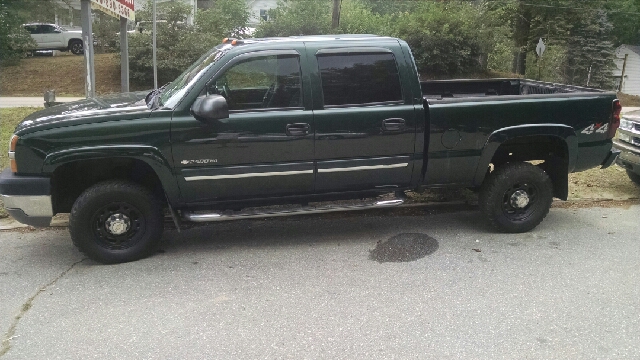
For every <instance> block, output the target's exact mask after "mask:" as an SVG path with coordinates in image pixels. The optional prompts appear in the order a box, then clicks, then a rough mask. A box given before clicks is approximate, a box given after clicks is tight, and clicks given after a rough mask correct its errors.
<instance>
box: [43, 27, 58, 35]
mask: <svg viewBox="0 0 640 360" xmlns="http://www.w3.org/2000/svg"><path fill="white" fill-rule="evenodd" d="M55 32H56V28H54V27H53V26H51V25H43V26H42V33H43V34H55Z"/></svg>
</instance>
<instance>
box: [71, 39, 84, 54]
mask: <svg viewBox="0 0 640 360" xmlns="http://www.w3.org/2000/svg"><path fill="white" fill-rule="evenodd" d="M69 51H71V53H72V54H74V55H82V54H84V46H83V45H82V41H80V40H72V41H71V42H69Z"/></svg>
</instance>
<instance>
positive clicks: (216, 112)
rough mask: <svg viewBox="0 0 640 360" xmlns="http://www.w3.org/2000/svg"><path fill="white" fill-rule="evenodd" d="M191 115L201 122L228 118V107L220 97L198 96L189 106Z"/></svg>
mask: <svg viewBox="0 0 640 360" xmlns="http://www.w3.org/2000/svg"><path fill="white" fill-rule="evenodd" d="M191 114H193V116H194V117H195V118H196V119H198V120H200V121H203V122H207V121H214V120H221V119H227V118H229V105H227V99H225V98H224V96H222V95H207V96H199V97H198V98H197V99H196V101H195V102H194V103H193V105H191Z"/></svg>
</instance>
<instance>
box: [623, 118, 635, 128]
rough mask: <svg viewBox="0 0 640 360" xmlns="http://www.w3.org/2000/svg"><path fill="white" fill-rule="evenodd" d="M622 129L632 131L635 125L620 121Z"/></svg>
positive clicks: (627, 121)
mask: <svg viewBox="0 0 640 360" xmlns="http://www.w3.org/2000/svg"><path fill="white" fill-rule="evenodd" d="M620 129H622V130H631V129H633V123H632V122H631V121H629V120H624V119H622V120H620Z"/></svg>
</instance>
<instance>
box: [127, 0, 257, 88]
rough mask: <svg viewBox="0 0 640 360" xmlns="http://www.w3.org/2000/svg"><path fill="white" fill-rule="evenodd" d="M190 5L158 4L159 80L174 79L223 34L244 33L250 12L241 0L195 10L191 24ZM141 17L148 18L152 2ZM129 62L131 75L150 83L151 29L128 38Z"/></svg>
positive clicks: (231, 0)
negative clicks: (187, 20)
mask: <svg viewBox="0 0 640 360" xmlns="http://www.w3.org/2000/svg"><path fill="white" fill-rule="evenodd" d="M190 12H191V7H190V6H188V5H186V4H185V3H183V2H179V1H170V2H166V3H161V4H158V5H157V13H158V15H157V18H158V19H162V20H165V21H162V22H157V23H156V29H157V31H158V34H157V36H156V46H157V62H158V84H159V85H160V84H164V83H167V82H169V81H172V80H173V79H175V78H176V77H177V76H178V75H180V74H181V73H182V72H183V71H184V70H185V69H186V68H188V67H189V66H190V65H191V64H192V63H193V62H194V61H196V60H197V59H198V58H199V57H200V56H201V55H202V54H204V53H205V52H207V51H208V50H210V49H211V48H212V47H214V46H216V45H217V44H219V43H220V42H221V40H222V39H223V38H224V37H229V36H238V35H240V34H242V33H243V31H244V28H245V26H246V23H247V20H248V19H249V12H248V10H247V8H246V5H245V2H244V1H243V0H218V1H216V2H215V5H214V6H213V7H212V8H210V9H207V10H200V11H198V13H197V14H196V21H195V24H194V25H187V24H186V19H187V16H188V15H189V14H190ZM138 16H139V19H140V20H142V21H150V20H151V16H152V15H151V3H148V4H147V5H146V6H145V8H144V9H143V10H142V11H139V12H138ZM129 48H130V49H129V53H130V59H129V66H130V71H131V77H132V78H133V80H134V81H136V82H137V83H139V84H147V85H148V86H151V85H152V83H153V49H152V39H151V33H150V31H143V32H142V33H136V34H134V35H131V36H130V38H129Z"/></svg>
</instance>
